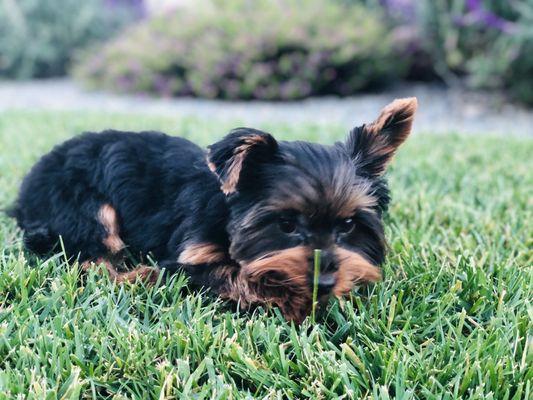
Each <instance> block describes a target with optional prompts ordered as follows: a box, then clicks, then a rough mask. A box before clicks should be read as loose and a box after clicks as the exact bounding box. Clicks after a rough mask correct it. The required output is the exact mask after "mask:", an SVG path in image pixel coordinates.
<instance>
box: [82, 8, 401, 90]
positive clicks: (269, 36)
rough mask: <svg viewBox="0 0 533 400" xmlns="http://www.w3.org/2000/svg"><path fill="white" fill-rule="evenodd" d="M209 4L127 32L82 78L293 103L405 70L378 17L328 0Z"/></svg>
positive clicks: (89, 63) (93, 58)
mask: <svg viewBox="0 0 533 400" xmlns="http://www.w3.org/2000/svg"><path fill="white" fill-rule="evenodd" d="M207 4H209V5H206V4H203V5H204V6H203V7H194V8H192V9H177V10H175V11H174V12H170V13H168V14H166V15H164V16H160V17H156V18H154V19H151V20H148V21H147V22H146V23H144V24H142V25H141V26H139V27H136V28H135V29H131V30H128V31H127V32H125V33H124V34H123V35H122V36H121V37H120V38H118V39H117V40H115V41H113V42H111V43H110V44H107V45H106V46H105V47H104V48H103V54H102V52H101V51H99V50H97V51H96V53H93V54H90V55H89V56H88V57H86V58H85V59H84V60H83V62H82V63H81V64H80V65H78V68H77V69H76V75H77V76H78V77H79V78H81V79H82V80H84V81H85V82H87V83H88V84H89V85H91V86H93V87H103V88H114V89H116V90H120V91H126V92H149V93H158V94H160V95H166V96H170V95H173V96H180V95H195V96H199V97H208V98H214V97H217V98H227V99H252V98H255V99H268V100H286V99H296V98H302V97H305V96H309V95H317V94H340V95H347V94H352V93H354V92H357V91H359V90H362V89H368V88H370V87H376V86H379V85H382V84H383V83H384V82H386V81H387V80H389V79H390V78H392V77H394V76H396V75H398V74H401V73H402V63H401V62H400V63H399V62H397V61H396V60H395V57H394V55H395V52H394V51H393V48H392V42H391V40H390V36H389V35H388V34H387V31H386V27H385V26H383V24H382V23H381V22H380V19H379V13H378V12H375V11H370V10H367V9H365V8H363V7H361V6H345V5H342V4H339V3H337V2H332V1H327V0H311V1H301V0H288V1H269V0H257V1H253V2H251V1H246V0H232V1H224V2H221V1H213V2H210V3H207Z"/></svg>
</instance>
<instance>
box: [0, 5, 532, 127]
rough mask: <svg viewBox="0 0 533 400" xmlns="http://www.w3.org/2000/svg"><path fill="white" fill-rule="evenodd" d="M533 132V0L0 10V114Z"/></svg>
mask: <svg viewBox="0 0 533 400" xmlns="http://www.w3.org/2000/svg"><path fill="white" fill-rule="evenodd" d="M400 96H417V97H419V101H420V105H421V107H420V114H419V117H418V119H417V125H416V130H417V131H427V132H436V133H444V132H452V131H454V132H457V131H459V132H465V133H472V134H479V133H494V134H513V135H533V111H532V108H533V0H283V1H282V0H224V1H221V0H220V1H217V0H84V1H78V0H53V1H42V0H0V111H5V110H13V109H25V110H28V109H31V110H33V109H36V110H42V109H45V110H49V109H51V110H84V111H86V110H97V111H105V112H134V113H138V112H143V113H148V114H170V115H174V116H176V115H180V116H181V115H183V116H198V117H201V118H206V117H208V118H220V119H227V120H235V121H239V122H241V123H244V124H248V125H254V124H260V123H262V122H264V121H278V122H286V123H300V122H304V121H305V122H313V123H330V122H331V121H335V123H337V124H348V125H349V124H356V123H359V122H361V121H367V120H368V119H369V116H370V118H372V117H373V116H374V115H375V114H376V113H377V112H378V110H379V109H380V108H381V107H382V106H383V105H385V104H386V103H388V102H389V101H390V100H391V99H392V98H393V97H400Z"/></svg>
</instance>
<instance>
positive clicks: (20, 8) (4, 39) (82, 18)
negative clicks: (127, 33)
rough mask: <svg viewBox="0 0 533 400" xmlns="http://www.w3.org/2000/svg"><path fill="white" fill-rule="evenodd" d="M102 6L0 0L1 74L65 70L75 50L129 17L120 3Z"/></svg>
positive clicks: (98, 2)
mask: <svg viewBox="0 0 533 400" xmlns="http://www.w3.org/2000/svg"><path fill="white" fill-rule="evenodd" d="M103 6H104V3H103V0H84V1H79V0H54V1H43V0H4V1H0V76H4V77H11V78H31V77H39V78H42V77H49V76H57V75H63V74H65V72H66V69H67V68H68V66H69V63H70V61H71V58H72V53H73V52H74V51H75V50H77V49H80V48H83V47H86V46H87V45H89V44H91V43H94V42H96V41H101V40H104V39H107V38H108V37H109V36H110V35H111V34H112V33H114V32H116V31H117V30H118V29H119V28H120V27H121V26H123V24H124V23H126V22H127V21H128V20H129V19H130V13H129V12H128V10H126V9H124V8H123V7H121V6H120V5H119V4H109V5H108V6H109V7H113V10H110V8H109V7H107V8H106V7H103ZM111 11H113V12H111Z"/></svg>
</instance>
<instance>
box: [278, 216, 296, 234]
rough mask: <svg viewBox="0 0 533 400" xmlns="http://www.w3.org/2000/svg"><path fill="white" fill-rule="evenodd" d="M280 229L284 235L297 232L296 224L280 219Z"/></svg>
mask: <svg viewBox="0 0 533 400" xmlns="http://www.w3.org/2000/svg"><path fill="white" fill-rule="evenodd" d="M279 229H281V231H282V232H283V233H294V232H295V231H296V222H294V221H293V220H291V219H280V220H279Z"/></svg>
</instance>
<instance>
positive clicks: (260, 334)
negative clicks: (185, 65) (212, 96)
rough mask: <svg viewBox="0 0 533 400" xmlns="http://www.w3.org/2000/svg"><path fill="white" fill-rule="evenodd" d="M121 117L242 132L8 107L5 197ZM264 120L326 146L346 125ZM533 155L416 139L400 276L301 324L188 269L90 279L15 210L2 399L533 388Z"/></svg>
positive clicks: (403, 184) (486, 394)
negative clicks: (211, 289) (197, 288)
mask: <svg viewBox="0 0 533 400" xmlns="http://www.w3.org/2000/svg"><path fill="white" fill-rule="evenodd" d="M221 125H222V126H221ZM104 127H105V128H109V127H115V128H118V129H149V128H151V129H161V130H165V131H168V132H176V133H179V134H183V135H185V136H187V137H189V138H191V139H194V140H196V141H199V142H201V143H203V144H207V143H209V142H212V141H214V140H215V138H217V137H220V136H221V135H222V134H223V131H224V130H227V129H229V128H230V125H229V124H227V123H223V124H220V123H217V122H216V121H209V122H205V121H202V122H201V121H196V120H178V119H175V118H167V119H159V118H154V117H145V116H110V115H101V114H90V113H89V114H87V113H84V114H68V113H67V114H65V113H62V114H53V113H52V114H51V113H37V114H35V113H26V112H16V113H13V112H12V113H7V114H3V115H2V118H0V187H2V188H3V190H1V191H0V208H1V207H4V206H5V205H7V204H8V203H9V202H10V201H11V200H13V198H14V197H15V194H16V189H17V186H18V184H19V182H20V179H21V178H22V175H23V174H24V173H25V172H26V171H27V170H28V169H29V168H30V166H31V165H32V163H33V162H34V161H35V160H36V159H37V157H39V156H40V155H41V154H42V153H44V152H45V151H47V150H49V149H50V148H51V147H52V146H53V145H54V144H56V143H57V142H59V141H60V140H62V139H65V138H66V137H68V136H69V135H71V134H72V132H78V131H82V130H87V129H90V130H94V129H102V128H104ZM261 128H265V129H270V130H271V131H272V132H274V133H277V132H281V133H282V135H281V137H280V138H282V139H309V140H317V141H321V142H333V141H334V140H338V139H340V138H342V137H343V136H344V134H345V130H344V129H338V128H334V127H331V128H330V129H317V127H316V126H300V127H293V128H288V127H287V126H283V127H279V126H278V127H276V126H275V125H271V126H263V127H261ZM532 152H533V142H532V141H531V140H530V139H513V138H507V137H505V138H482V137H472V136H464V137H463V136H414V137H413V138H411V139H410V140H409V141H408V142H407V144H406V146H405V147H404V148H403V149H401V151H400V152H399V154H398V159H397V160H396V162H395V163H394V164H393V169H392V171H391V176H390V180H391V184H392V193H393V202H392V205H391V208H390V211H389V215H388V221H387V227H388V228H387V237H388V238H389V243H390V255H389V258H388V262H387V264H386V265H385V277H386V278H385V280H384V282H382V283H380V284H378V285H376V286H375V287H374V288H373V289H372V290H370V291H369V292H368V293H365V292H362V293H359V294H357V293H354V296H353V297H352V298H351V299H349V300H347V301H346V302H344V303H343V304H339V303H337V302H334V303H333V304H331V306H330V307H329V308H328V309H327V310H326V311H325V312H323V313H322V315H321V316H320V317H319V319H318V321H317V323H316V324H311V321H310V320H307V321H306V323H305V324H304V325H303V326H302V327H298V328H296V327H292V326H290V325H288V324H287V323H286V322H285V321H284V320H283V319H282V317H281V316H280V315H279V314H277V313H276V312H274V311H268V312H261V311H259V312H256V313H254V314H253V315H247V314H240V315H239V314H237V313H235V312H234V310H233V309H232V308H231V307H230V306H228V305H226V304H222V303H221V302H220V301H213V300H212V299H210V298H209V297H207V296H206V294H205V293H204V294H194V293H189V292H188V291H187V289H186V287H185V282H184V280H183V278H181V277H175V278H173V279H171V280H170V281H168V282H163V283H162V285H161V286H158V287H154V288H151V289H145V288H144V287H142V285H140V284H135V285H127V286H117V285H115V284H113V283H112V282H110V281H109V280H108V278H107V276H106V275H105V274H103V275H102V273H103V271H93V272H91V273H89V275H88V276H85V277H83V278H80V271H79V267H78V266H77V265H67V264H66V263H65V262H64V260H63V259H62V257H61V255H58V256H56V257H53V258H51V259H48V260H43V259H36V258H35V257H32V256H30V255H28V254H25V253H24V252H23V251H22V249H21V235H20V232H18V231H17V229H16V228H15V226H14V223H13V221H12V220H9V219H7V218H6V217H5V216H3V215H0V242H1V243H2V251H1V253H0V398H2V399H3V398H6V399H7V398H15V397H16V396H20V397H24V398H28V399H43V398H78V397H80V396H79V394H81V395H82V397H83V398H112V397H113V396H115V397H114V398H138V399H152V398H153V399H157V398H198V399H201V398H204V399H205V398H213V399H233V398H235V399H237V398H250V399H251V398H268V399H277V398H279V399H282V398H283V399H285V398H294V399H295V398H338V397H339V396H342V395H344V396H345V397H344V398H376V399H389V398H398V399H489V398H494V399H512V400H519V399H528V398H531V390H532V388H531V382H532V381H533V370H532V369H531V368H530V365H531V363H532V361H533V360H532V355H531V340H532V332H533V325H532V323H531V315H530V313H531V304H530V302H531V298H532V297H533V270H532V268H531V265H532V259H531V244H532V243H531V238H532V237H533V232H532V227H531V223H530V221H531V219H532V215H531V207H530V201H531V200H530V199H531V197H532V193H531V188H532V187H533V182H532V175H531V172H530V168H529V164H530V163H529V160H530V156H531V153H532ZM360 294H364V295H365V296H364V297H363V296H360Z"/></svg>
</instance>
